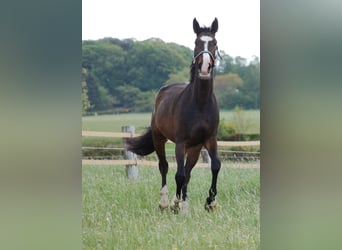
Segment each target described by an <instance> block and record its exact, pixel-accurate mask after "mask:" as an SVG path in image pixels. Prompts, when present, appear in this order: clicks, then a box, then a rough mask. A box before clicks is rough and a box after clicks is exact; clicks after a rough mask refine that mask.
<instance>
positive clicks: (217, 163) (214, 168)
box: [205, 139, 221, 211]
mask: <svg viewBox="0 0 342 250" xmlns="http://www.w3.org/2000/svg"><path fill="white" fill-rule="evenodd" d="M205 148H206V149H207V150H208V153H209V155H210V158H211V173H212V181H211V186H210V189H209V196H208V198H207V200H206V203H205V209H206V210H207V211H213V210H215V209H216V207H217V203H216V200H215V197H216V194H217V190H216V183H217V176H218V173H219V171H220V168H221V160H220V158H219V157H218V154H217V141H216V139H212V140H210V141H208V142H207V143H206V145H205Z"/></svg>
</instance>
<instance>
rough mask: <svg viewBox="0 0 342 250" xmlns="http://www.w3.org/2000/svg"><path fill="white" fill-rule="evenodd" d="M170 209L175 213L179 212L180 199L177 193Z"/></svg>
mask: <svg viewBox="0 0 342 250" xmlns="http://www.w3.org/2000/svg"><path fill="white" fill-rule="evenodd" d="M170 209H171V211H172V212H173V213H175V214H178V212H179V209H180V207H179V199H178V198H177V195H175V196H174V197H173V199H172V202H171V205H170Z"/></svg>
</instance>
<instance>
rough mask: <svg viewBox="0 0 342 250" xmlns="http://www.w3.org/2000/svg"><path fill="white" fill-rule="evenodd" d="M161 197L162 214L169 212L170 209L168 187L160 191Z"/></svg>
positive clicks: (160, 207)
mask: <svg viewBox="0 0 342 250" xmlns="http://www.w3.org/2000/svg"><path fill="white" fill-rule="evenodd" d="M160 196H161V199H160V202H159V209H160V211H162V212H164V211H167V210H168V209H169V197H168V191H167V187H166V185H165V186H164V187H163V188H162V189H161V190H160Z"/></svg>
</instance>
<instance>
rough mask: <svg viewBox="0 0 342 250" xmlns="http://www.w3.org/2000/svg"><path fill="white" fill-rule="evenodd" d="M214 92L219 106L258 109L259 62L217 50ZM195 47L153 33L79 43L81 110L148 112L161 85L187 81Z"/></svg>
mask: <svg viewBox="0 0 342 250" xmlns="http://www.w3.org/2000/svg"><path fill="white" fill-rule="evenodd" d="M220 54H221V59H220V60H219V63H218V64H217V66H216V68H215V74H216V76H215V93H216V97H217V99H218V102H219V105H220V108H222V109H233V108H235V107H236V106H239V107H241V108H244V109H259V105H260V104H259V102H260V63H259V58H257V57H255V58H254V59H253V60H252V61H250V62H247V60H246V59H244V58H242V57H235V58H233V57H231V56H229V55H228V54H226V53H225V52H224V51H220ZM192 57H193V51H192V50H191V49H189V48H187V47H185V46H181V45H178V44H175V43H165V42H163V41H162V40H160V39H157V38H151V39H148V40H145V41H136V40H134V39H124V40H120V39H116V38H104V39H100V40H85V41H83V42H82V77H81V80H82V107H83V108H82V110H83V114H86V113H89V112H105V111H109V112H111V113H113V112H114V111H117V112H121V111H122V112H127V111H134V112H149V111H151V110H152V108H153V103H154V96H155V93H156V92H157V91H158V89H159V88H160V87H162V86H163V85H165V84H169V83H173V82H188V81H189V79H190V64H191V61H192Z"/></svg>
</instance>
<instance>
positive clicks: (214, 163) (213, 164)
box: [211, 158, 221, 172]
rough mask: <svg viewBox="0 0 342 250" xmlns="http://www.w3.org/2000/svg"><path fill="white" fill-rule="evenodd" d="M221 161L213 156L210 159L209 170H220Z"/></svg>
mask: <svg viewBox="0 0 342 250" xmlns="http://www.w3.org/2000/svg"><path fill="white" fill-rule="evenodd" d="M220 168H221V161H220V159H218V158H214V159H212V160H211V170H212V171H214V172H218V171H220Z"/></svg>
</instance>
